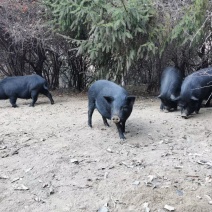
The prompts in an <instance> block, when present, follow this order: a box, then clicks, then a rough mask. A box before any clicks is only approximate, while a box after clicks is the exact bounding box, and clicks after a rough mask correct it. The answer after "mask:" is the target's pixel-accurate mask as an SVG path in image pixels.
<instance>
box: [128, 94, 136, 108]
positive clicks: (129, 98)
mask: <svg viewBox="0 0 212 212" xmlns="http://www.w3.org/2000/svg"><path fill="white" fill-rule="evenodd" d="M126 99H127V102H128V104H129V105H130V106H133V104H134V102H135V96H127V97H126Z"/></svg>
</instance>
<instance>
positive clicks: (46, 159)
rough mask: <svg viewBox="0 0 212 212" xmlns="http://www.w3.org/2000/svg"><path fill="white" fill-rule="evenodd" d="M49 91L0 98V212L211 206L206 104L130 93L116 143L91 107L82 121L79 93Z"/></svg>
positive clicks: (211, 116) (206, 210) (211, 120)
mask: <svg viewBox="0 0 212 212" xmlns="http://www.w3.org/2000/svg"><path fill="white" fill-rule="evenodd" d="M53 96H54V100H55V105H50V103H49V100H48V99H47V98H45V97H42V96H41V97H39V99H38V102H37V104H36V106H35V107H34V108H32V107H28V104H29V102H30V100H20V99H19V100H18V102H17V104H18V105H19V108H12V107H11V106H10V103H9V101H8V100H5V101H0V113H1V118H0V126H1V127H0V211H1V212H28V211H29V212H68V211H71V212H75V211H76V212H84V211H86V212H92V211H94V212H95V211H100V212H106V211H112V212H117V211H118V212H119V211H121V212H128V211H132V212H142V211H145V212H148V211H149V210H150V211H151V212H152V211H156V212H163V211H169V210H170V211H171V209H173V210H174V211H176V212H195V211H196V212H211V211H212V199H211V198H212V108H202V109H200V114H198V115H193V116H192V117H190V118H189V119H182V118H181V117H180V112H179V111H177V112H171V113H164V112H160V110H159V105H160V102H159V100H158V99H156V98H152V97H149V98H141V97H140V98H137V99H136V102H135V106H134V109H133V112H132V114H131V116H130V118H129V119H128V121H127V123H126V130H127V133H126V138H127V139H126V140H125V141H124V142H122V141H120V139H119V136H118V133H117V130H116V128H115V126H114V125H113V124H112V123H111V122H109V123H110V124H111V127H109V128H108V127H105V126H104V125H103V122H102V119H101V116H100V115H99V113H98V112H97V111H95V112H94V115H93V128H92V129H90V128H89V127H88V126H87V97H86V95H77V96H73V95H72V96H71V95H69V96H68V95H56V94H53ZM165 205H168V206H166V207H169V206H170V207H173V208H170V209H169V210H167V209H165V208H164V206H165Z"/></svg>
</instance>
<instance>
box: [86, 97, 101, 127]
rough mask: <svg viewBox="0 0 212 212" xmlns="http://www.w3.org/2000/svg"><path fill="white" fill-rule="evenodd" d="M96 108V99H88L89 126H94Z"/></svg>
mask: <svg viewBox="0 0 212 212" xmlns="http://www.w3.org/2000/svg"><path fill="white" fill-rule="evenodd" d="M95 108H96V105H95V100H92V99H89V100H88V126H89V127H92V115H93V111H94V109H95ZM103 120H104V119H103Z"/></svg>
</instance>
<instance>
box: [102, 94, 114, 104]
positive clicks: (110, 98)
mask: <svg viewBox="0 0 212 212" xmlns="http://www.w3.org/2000/svg"><path fill="white" fill-rule="evenodd" d="M103 97H104V98H105V99H106V101H107V102H108V103H111V102H112V101H113V100H114V98H113V97H112V96H103Z"/></svg>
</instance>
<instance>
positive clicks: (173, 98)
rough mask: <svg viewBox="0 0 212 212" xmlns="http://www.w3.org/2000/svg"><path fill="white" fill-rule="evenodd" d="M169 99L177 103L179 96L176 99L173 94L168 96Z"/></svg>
mask: <svg viewBox="0 0 212 212" xmlns="http://www.w3.org/2000/svg"><path fill="white" fill-rule="evenodd" d="M170 99H171V100H172V101H178V100H180V96H178V97H176V96H174V95H173V94H172V95H171V96H170Z"/></svg>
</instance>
